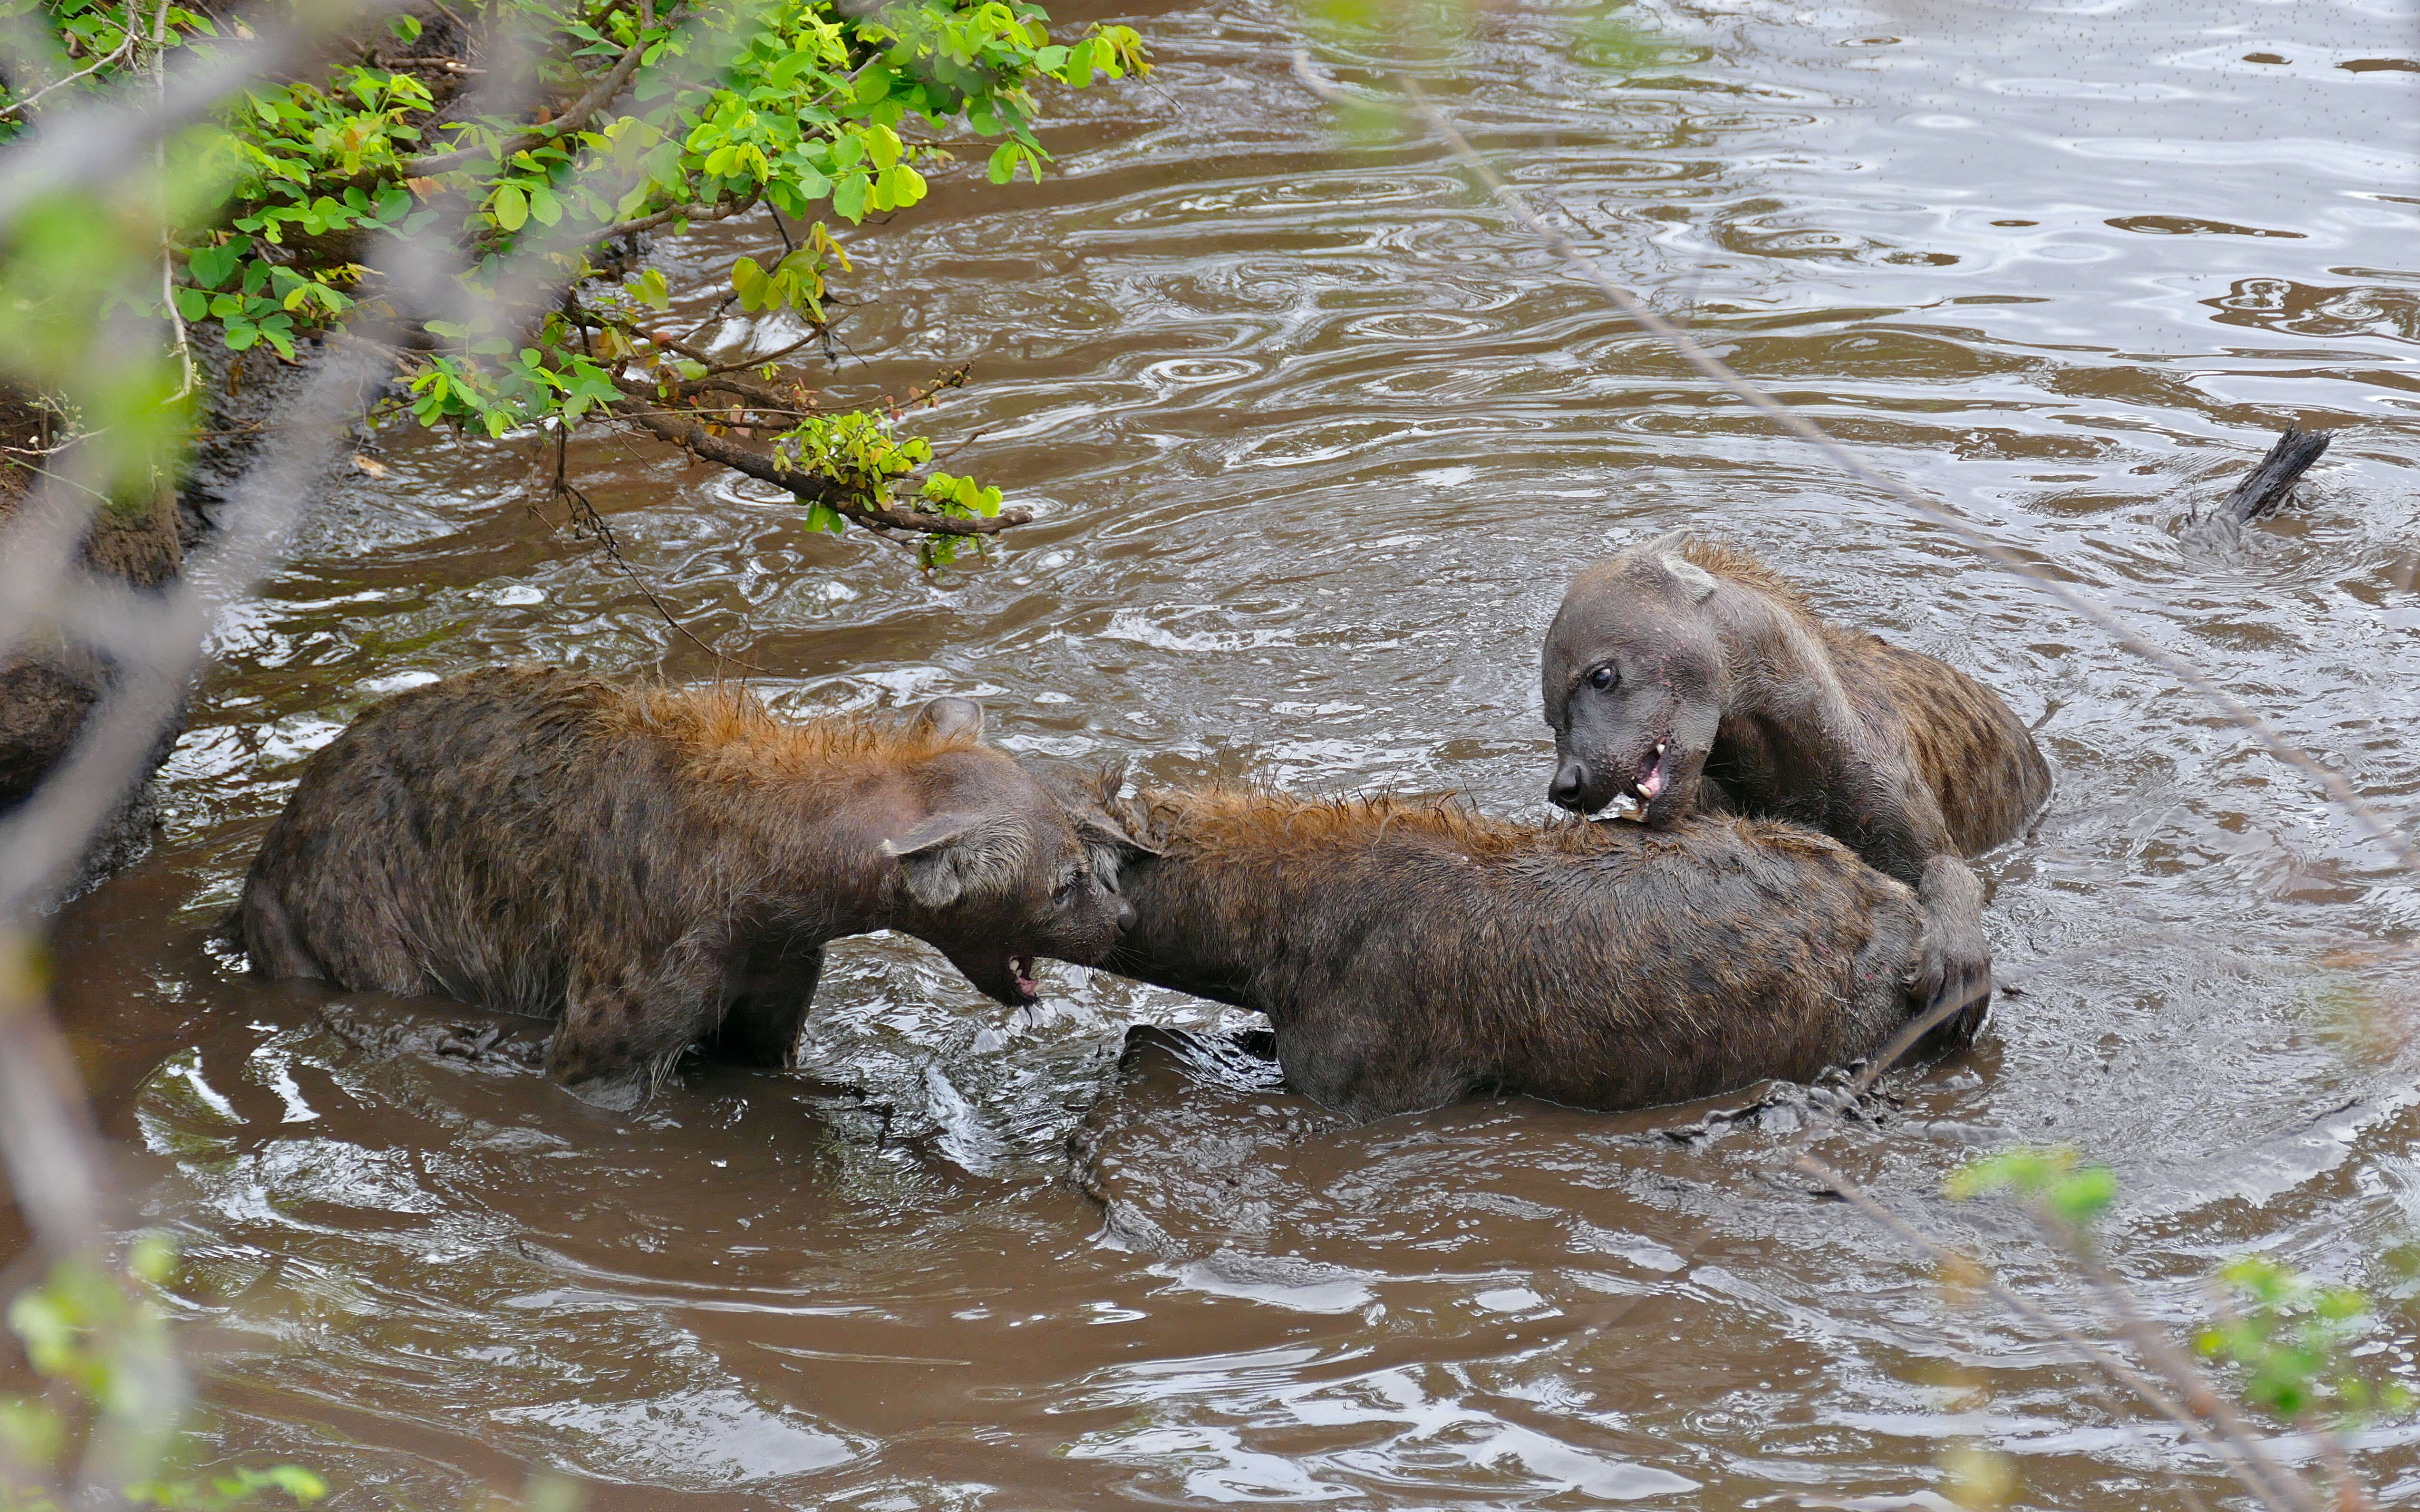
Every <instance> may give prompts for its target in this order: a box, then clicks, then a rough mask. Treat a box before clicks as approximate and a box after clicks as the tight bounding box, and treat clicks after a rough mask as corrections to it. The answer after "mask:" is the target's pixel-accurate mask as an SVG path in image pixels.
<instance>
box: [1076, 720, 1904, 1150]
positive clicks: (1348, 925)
mask: <svg viewBox="0 0 2420 1512" xmlns="http://www.w3.org/2000/svg"><path fill="white" fill-rule="evenodd" d="M1044 779H1045V781H1046V783H1047V785H1048V786H1049V787H1050V788H1051V790H1052V791H1053V792H1055V793H1057V794H1059V795H1060V796H1061V799H1062V801H1063V802H1065V803H1067V804H1068V805H1069V807H1070V809H1071V810H1080V809H1081V808H1082V807H1084V806H1086V805H1088V804H1089V805H1090V806H1091V807H1092V808H1093V809H1094V811H1095V812H1097V813H1098V814H1099V815H1100V816H1101V819H1102V820H1104V821H1106V822H1109V823H1113V824H1115V825H1119V826H1121V827H1123V828H1124V829H1125V831H1126V832H1128V833H1130V834H1132V835H1133V836H1135V837H1136V839H1137V840H1138V841H1140V843H1141V846H1142V847H1146V848H1148V849H1147V850H1144V851H1142V852H1140V854H1139V852H1138V848H1137V847H1135V846H1126V847H1124V848H1121V849H1120V850H1118V851H1117V852H1115V853H1114V854H1112V853H1109V852H1106V851H1105V852H1104V853H1102V854H1100V855H1097V856H1095V858H1094V860H1095V866H1096V869H1102V870H1109V869H1114V872H1115V886H1116V887H1117V888H1118V890H1119V891H1120V892H1121V893H1122V894H1123V895H1124V896H1125V900H1126V901H1127V902H1128V903H1131V904H1132V905H1133V906H1134V912H1135V921H1134V922H1133V923H1132V924H1131V925H1129V926H1128V927H1127V929H1126V931H1125V934H1124V936H1123V937H1122V938H1121V939H1120V940H1119V942H1118V945H1117V948H1116V949H1113V950H1111V951H1110V952H1109V959H1108V960H1106V961H1105V962H1103V963H1102V969H1103V970H1106V971H1113V972H1116V973H1118V974H1120V975H1121V976H1127V977H1134V978H1137V979H1139V980H1143V981H1148V982H1154V983H1156V984H1157V985H1159V986H1163V987H1172V988H1174V989H1176V990H1177V991H1179V992H1185V993H1191V994H1193V995H1196V996H1199V997H1208V998H1214V999H1216V1000H1218V1001H1219V1002H1222V1003H1232V1004H1233V1005H1235V1006H1236V1007H1238V1008H1248V1009H1255V1010H1258V1011H1261V1012H1263V1013H1265V1014H1267V1015H1268V1017H1269V1022H1270V1024H1271V1025H1272V1026H1274V1027H1275V1028H1276V1030H1277V1037H1276V1038H1277V1056H1278V1060H1279V1062H1280V1064H1281V1065H1282V1066H1283V1067H1284V1068H1285V1076H1286V1082H1287V1084H1288V1085H1289V1086H1291V1087H1292V1088H1294V1089H1295V1091H1298V1092H1301V1093H1304V1094H1306V1095H1307V1096H1310V1097H1311V1098H1313V1099H1316V1100H1317V1101H1318V1102H1320V1103H1325V1104H1326V1105H1327V1106H1328V1107H1331V1108H1334V1109H1336V1110H1337V1111H1339V1112H1341V1113H1344V1114H1346V1115H1349V1116H1351V1117H1355V1118H1361V1119H1374V1118H1378V1117H1380V1116H1382V1115H1385V1114H1388V1113H1401V1112H1406V1111H1409V1110H1412V1109H1415V1108H1424V1107H1433V1106H1435V1105H1436V1104H1438V1103H1448V1102H1450V1101H1452V1100H1454V1099H1456V1098H1459V1097H1462V1096H1465V1095H1466V1094H1467V1093H1470V1092H1474V1091H1487V1090H1494V1091H1503V1092H1519V1093H1526V1094H1528V1095H1529V1096H1532V1097H1541V1098H1545V1099H1549V1100H1551V1101H1553V1102H1557V1103H1569V1104H1571V1105H1573V1106H1575V1107H1584V1108H1604V1109H1614V1108H1635V1107H1647V1106H1652V1105H1653V1104H1656V1103H1674V1102H1680V1101H1683V1100H1685V1099H1688V1098H1695V1097H1708V1096H1712V1095H1714V1094H1715V1093H1718V1092H1726V1091H1730V1090H1734V1089H1736V1088H1742V1087H1745V1086H1747V1085H1749V1084H1751V1083H1754V1082H1758V1081H1762V1080H1765V1079H1767V1078H1781V1079H1785V1080H1790V1081H1810V1080H1812V1079H1813V1078H1814V1077H1815V1076H1816V1075H1817V1074H1818V1073H1819V1072H1822V1071H1823V1069H1824V1068H1825V1067H1827V1066H1836V1065H1845V1064H1847V1063H1848V1062H1850V1061H1853V1060H1856V1059H1858V1058H1860V1057H1865V1056H1868V1055H1870V1054H1871V1053H1872V1052H1874V1051H1875V1050H1877V1049H1879V1048H1880V1047H1881V1045H1882V1044H1883V1042H1884V1041H1886V1040H1888V1039H1889V1038H1890V1037H1891V1035H1892V1034H1893V1033H1894V1032H1896V1031H1897V1030H1898V1029H1899V1028H1900V1026H1902V1025H1904V1024H1905V1023H1906V1022H1907V1020H1908V1017H1909V1006H1910V1005H1909V1000H1908V995H1907V990H1906V987H1905V985H1904V979H1905V976H1906V973H1907V968H1908V963H1909V962H1910V961H1911V960H1912V959H1913V958H1914V956H1915V953H1916V949H1917V945H1918V942H1919V940H1920V939H1921V938H1922V935H1923V930H1924V916H1923V913H1922V911H1921V910H1920V909H1919V907H1918V906H1917V903H1916V895H1915V894H1914V893H1913V892H1911V891H1910V890H1909V889H1908V888H1907V887H1904V886H1903V885H1901V884H1900V883H1898V882H1894V881H1893V880H1891V879H1890V878H1889V877H1886V876H1884V875H1883V874H1882V873H1881V872H1876V871H1874V870H1873V869H1871V868H1870V867H1868V866H1866V865H1865V864H1864V863H1863V862H1861V861H1859V860H1858V859H1857V857H1856V855H1855V853H1854V852H1852V851H1851V850H1850V849H1849V848H1848V847H1847V846H1845V845H1842V844H1840V843H1838V841H1833V840H1830V839H1827V838H1826V837H1824V836H1822V835H1819V834H1816V833H1814V832H1813V831H1812V830H1807V829H1801V828H1798V827H1796V826H1794V825H1781V824H1771V823H1761V822H1756V821H1749V820H1743V819H1738V818H1733V817H1730V816H1712V815H1710V816H1705V817H1699V818H1693V819H1688V820H1684V821H1683V822H1681V823H1680V824H1678V825H1674V826H1672V827H1671V828H1669V829H1667V830H1648V829H1641V828H1637V827H1634V826H1630V825H1622V826H1621V827H1619V828H1616V827H1611V826H1607V825H1590V824H1586V823H1583V822H1576V821H1575V822H1572V823H1567V824H1559V825H1552V826H1549V827H1545V828H1537V827H1532V826H1528V825H1512V824H1504V823H1500V822H1498V821H1496V820H1491V819H1488V818H1485V817H1483V816H1481V815H1479V814H1476V813H1473V812H1471V811H1469V810H1466V809H1459V808H1450V807H1445V806H1441V805H1436V804H1430V803H1420V802H1414V801H1406V800H1402V799H1392V798H1365V799H1345V800H1341V801H1335V802H1322V801H1311V800H1308V799H1303V798H1295V797H1289V796H1287V795H1282V794H1277V793H1267V792H1255V791H1248V790H1233V789H1220V788H1213V789H1209V790H1206V791H1200V792H1169V791H1149V790H1146V791H1145V792H1143V793H1141V794H1140V795H1138V796H1136V797H1134V798H1132V799H1125V800H1121V799H1120V798H1119V797H1118V795H1117V794H1118V788H1119V785H1120V773H1119V772H1118V771H1117V770H1116V769H1115V768H1111V769H1109V770H1106V771H1104V772H1102V773H1101V774H1100V776H1099V779H1098V781H1097V784H1091V783H1090V782H1089V779H1086V778H1083V777H1078V776H1077V775H1076V774H1072V773H1068V772H1065V771H1055V772H1047V773H1045V774H1044ZM1088 787H1089V791H1088ZM1153 850H1156V852H1157V853H1158V854H1156V855H1155V854H1150V851H1153Z"/></svg>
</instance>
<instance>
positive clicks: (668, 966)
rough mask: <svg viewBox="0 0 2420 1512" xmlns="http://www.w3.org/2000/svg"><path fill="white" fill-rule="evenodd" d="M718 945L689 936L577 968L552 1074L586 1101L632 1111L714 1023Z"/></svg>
mask: <svg viewBox="0 0 2420 1512" xmlns="http://www.w3.org/2000/svg"><path fill="white" fill-rule="evenodd" d="M725 969H726V968H725V962H724V956H723V950H722V948H721V944H720V942H716V941H706V940H696V939H683V940H681V941H679V942H677V943H675V945H673V946H671V947H670V948H668V949H663V950H660V951H658V952H657V953H655V954H654V955H651V956H644V957H641V958H639V959H637V960H624V961H608V962H596V963H588V962H582V963H580V964H576V965H574V966H573V968H572V971H571V982H570V991H569V992H568V993H567V994H566V998H565V1002H564V1009H563V1023H562V1024H561V1025H559V1026H557V1027H556V1029H555V1031H554V1038H553V1039H552V1040H551V1041H548V1043H547V1047H546V1073H547V1074H548V1075H549V1076H551V1077H552V1078H553V1079H554V1080H555V1081H556V1082H558V1083H560V1084H561V1085H562V1087H563V1088H564V1090H566V1091H567V1092H569V1093H570V1094H571V1095H572V1096H574V1097H576V1098H579V1099H580V1100H581V1101H582V1102H583V1103H594V1104H596V1105H597V1107H600V1108H605V1109H607V1110H609V1111H612V1112H615V1113H628V1112H629V1111H630V1110H632V1109H633V1108H636V1107H638V1106H639V1105H640V1104H641V1103H644V1102H646V1100H647V1099H648V1097H649V1096H651V1095H652V1094H653V1093H654V1092H655V1089H656V1084H657V1083H658V1082H660V1081H661V1080H663V1077H664V1073H665V1072H669V1071H670V1070H672V1066H673V1062H674V1061H675V1060H677V1059H679V1058H680V1053H681V1051H682V1050H684V1049H686V1048H687V1047H688V1045H689V1043H690V1041H692V1040H695V1039H696V1038H697V1037H698V1036H700V1035H701V1034H704V1033H706V1031H707V1030H708V1029H710V1028H711V1027H713V1025H714V1016H715V1014H716V1012H717V1011H719V1010H721V1006H722V984H723V977H724V974H725Z"/></svg>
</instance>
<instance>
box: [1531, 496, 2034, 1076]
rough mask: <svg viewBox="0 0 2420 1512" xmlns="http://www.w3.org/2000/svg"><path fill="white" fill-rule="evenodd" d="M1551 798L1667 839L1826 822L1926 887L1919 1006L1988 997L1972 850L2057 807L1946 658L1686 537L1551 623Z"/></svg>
mask: <svg viewBox="0 0 2420 1512" xmlns="http://www.w3.org/2000/svg"><path fill="white" fill-rule="evenodd" d="M1539 677H1540V682H1541V684H1542V691H1543V692H1544V702H1545V715H1546V723H1547V725H1548V727H1549V728H1551V729H1552V730H1553V731H1554V733H1555V775H1554V779H1553V780H1552V782H1551V783H1550V784H1549V787H1548V790H1547V795H1548V796H1549V797H1551V798H1552V799H1553V800H1554V801H1555V802H1556V803H1558V804H1560V805H1561V806H1562V807H1564V808H1566V809H1569V810H1573V811H1574V812H1575V813H1584V814H1592V813H1595V812H1597V811H1599V810H1605V809H1608V808H1611V807H1614V806H1616V805H1618V804H1622V803H1625V802H1626V803H1627V804H1628V806H1629V814H1630V816H1631V817H1634V818H1636V819H1637V820H1638V821H1639V822H1640V823H1641V824H1643V825H1646V826H1647V827H1649V828H1651V829H1660V828H1664V827H1668V826H1669V825H1676V824H1678V823H1679V822H1680V821H1681V820H1682V819H1683V818H1685V817H1686V816H1687V815H1688V814H1690V813H1691V812H1693V811H1697V810H1711V811H1714V812H1731V813H1741V814H1750V815H1755V816H1757V817H1760V818H1768V819H1789V820H1794V821H1796V822H1797V823H1799V824H1802V825H1809V826H1811V827H1813V828H1816V829H1820V830H1822V831H1823V832H1824V833H1825V834H1827V835H1830V836H1832V837H1833V838H1834V839H1836V840H1838V841H1841V842H1842V843H1843V844H1846V845H1848V846H1850V847H1851V848H1853V849H1854V850H1855V851H1856V853H1857V854H1858V855H1859V856H1863V857H1864V858H1865V860H1866V862H1867V864H1868V865H1869V866H1872V867H1873V868H1875V869H1876V870H1877V871H1880V872H1885V873H1887V874H1888V875H1890V876H1893V877H1896V878H1897V879H1899V880H1900V881H1901V882H1903V883H1906V884H1907V885H1908V886H1909V887H1914V888H1915V889H1916V897H1917V898H1918V899H1919V900H1920V901H1921V902H1922V903H1923V904H1924V915H1925V930H1924V942H1923V945H1922V946H1921V948H1920V949H1918V950H1917V953H1916V962H1915V964H1914V966H1913V968H1912V970H1911V973H1910V982H1911V984H1912V985H1913V987H1914V988H1915V992H1916V999H1917V1001H1918V1002H1919V1003H1923V1004H1927V1005H1932V1004H1940V1005H1944V1006H1947V1005H1949V1004H1954V1003H1963V1004H1965V1005H1967V1006H1966V1007H1965V1008H1964V1009H1963V1010H1962V1011H1959V1012H1958V1013H1957V1015H1956V1017H1954V1018H1953V1019H1951V1020H1950V1022H1949V1023H1948V1024H1947V1025H1945V1026H1944V1027H1943V1031H1942V1033H1941V1035H1940V1037H1939V1042H1943V1043H1952V1042H1955V1041H1960V1040H1962V1039H1971V1038H1972V1037H1973V1034H1974V1032H1975V1030H1976V1029H1977V1028H1978V1027H1979V1026H1980V1025H1981V1022H1982V1018H1983V1012H1984V1009H1985V1007H1986V1006H1987V1005H1988V1004H1989V1003H1990V1001H1991V991H1992V955H1991V946H1990V944H1989V942H1988V941H1986V940H1985V938H1984V936H1983V885H1982V883H1981V881H1980V880H1978V878H1977V877H1976V875H1975V872H1974V871H1973V869H1972V868H1970V867H1968V866H1967V864H1966V857H1968V856H1979V855H1981V854H1982V853H1983V852H1985V851H1987V850H1990V849H1991V848H1992V847H1993V846H1995V845H1999V844H2002V843H2004V842H2006V841H2009V840H2011V839H2013V838H2015V836H2016V835H2017V833H2018V832H2019V831H2020V830H2021V829H2023V828H2024V824H2025V821H2026V820H2028V819H2030V818H2031V817H2033V815H2034V814H2035V813H2037V812H2038V811H2040V809H2041V806H2042V804H2043V803H2044V802H2045V801H2047V800H2048V798H2049V797H2050V767H2049V765H2048V764H2046V763H2045V762H2044V761H2043V760H2042V754H2041V751H2040V748H2037V747H2036V746H2035V745H2034V738H2033V735H2032V734H2031V733H2029V732H2028V731H2027V730H2026V729H2025V727H2024V721H2022V720H2020V719H2019V718H2018V717H2017V716H2016V713H2015V711H2013V710H2011V709H2010V708H2009V706H2008V704H2007V703H2005V702H2001V700H2000V697H1999V695H1997V694H1995V693H1993V691H1992V690H1991V689H1990V688H1988V687H1984V686H1983V685H1982V684H1981V683H1979V682H1977V681H1976V680H1975V679H1974V678H1972V677H1970V676H1968V675H1967V674H1966V673H1964V672H1962V671H1959V670H1958V669H1957V668H1955V667H1951V666H1949V665H1947V664H1946V663H1944V662H1939V661H1935V660H1934V659H1933V658H1932V657H1931V656H1923V655H1920V654H1919V653H1916V652H1913V651H1905V650H1902V649H1900V647H1898V646H1894V645H1891V644H1889V643H1887V642H1886V641H1885V640H1882V639H1881V638H1879V637H1877V636H1873V635H1869V634H1867V633H1866V632H1864V631H1862V630H1856V629H1852V628H1849V627H1847V626H1845V625H1834V624H1832V623H1831V622H1829V621H1827V620H1824V619H1823V618H1822V617H1821V616H1819V615H1817V614H1816V613H1815V612H1814V610H1813V609H1809V608H1808V607H1807V602H1806V600H1805V599H1803V598H1801V597H1800V596H1799V595H1798V593H1797V592H1796V590H1794V589H1792V587H1791V586H1790V585H1789V584H1788V583H1787V582H1785V581H1783V580H1782V579H1781V578H1780V576H1779V575H1778V574H1776V573H1775V572H1773V571H1772V570H1771V569H1770V568H1768V567H1766V566H1765V565H1764V564H1763V563H1760V562H1757V561H1756V560H1755V559H1753V558H1751V557H1748V556H1746V555H1745V554H1743V553H1741V552H1738V551H1734V550H1731V549H1730V548H1727V547H1723V546H1719V545H1717V544H1715V543H1714V542H1711V541H1701V540H1696V539H1693V538H1691V537H1689V536H1688V535H1686V534H1685V533H1683V532H1671V533H1669V534H1667V535H1662V536H1658V537H1656V538H1655V539H1654V540H1652V541H1649V542H1647V543H1645V544H1643V545H1641V546H1637V547H1634V548H1631V549H1629V550H1627V551H1624V552H1622V553H1621V555H1620V556H1617V557H1614V558H1612V559H1611V560H1609V561H1606V562H1600V563H1597V564H1595V565H1594V566H1591V567H1589V568H1586V569H1585V570H1583V571H1582V572H1581V573H1580V574H1579V576H1578V577H1577V578H1575V579H1573V581H1572V586H1571V590H1570V592H1569V593H1567V594H1565V595H1564V596H1563V602H1562V607H1561V608H1560V609H1557V610H1556V612H1555V620H1554V624H1553V625H1551V626H1550V627H1549V628H1548V629H1547V631H1546V643H1545V648H1544V654H1543V655H1542V656H1541V658H1540V667H1539Z"/></svg>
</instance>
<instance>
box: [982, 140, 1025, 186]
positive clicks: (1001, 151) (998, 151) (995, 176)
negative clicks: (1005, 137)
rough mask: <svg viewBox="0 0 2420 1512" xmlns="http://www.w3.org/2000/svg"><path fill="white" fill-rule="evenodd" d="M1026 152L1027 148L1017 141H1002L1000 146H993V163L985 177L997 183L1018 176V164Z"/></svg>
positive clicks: (1002, 182) (1005, 181)
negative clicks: (1018, 144)
mask: <svg viewBox="0 0 2420 1512" xmlns="http://www.w3.org/2000/svg"><path fill="white" fill-rule="evenodd" d="M1024 154H1025V149H1024V148H1023V147H1018V146H1017V145H1016V143H1014V142H1002V143H1001V145H1000V146H998V147H994V148H992V152H991V165H990V167H989V169H988V170H987V171H986V173H985V177H988V178H990V179H991V181H992V182H993V183H995V184H1004V183H1007V182H1008V181H1009V180H1010V179H1012V178H1014V177H1016V165H1017V162H1019V161H1020V160H1021V159H1022V158H1023V157H1024Z"/></svg>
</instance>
